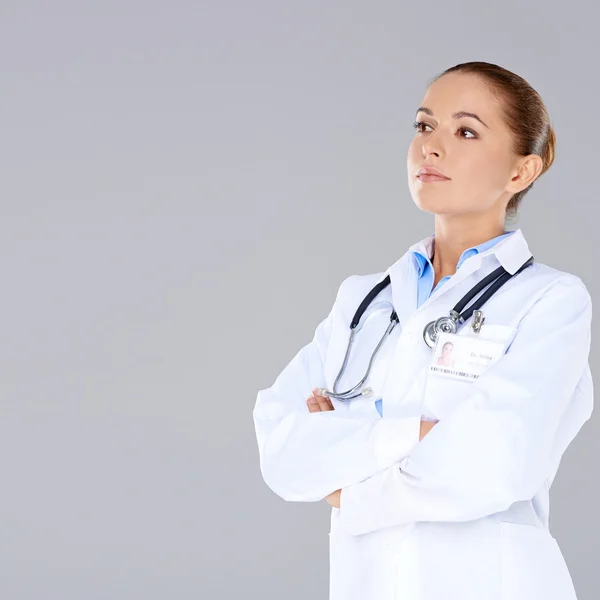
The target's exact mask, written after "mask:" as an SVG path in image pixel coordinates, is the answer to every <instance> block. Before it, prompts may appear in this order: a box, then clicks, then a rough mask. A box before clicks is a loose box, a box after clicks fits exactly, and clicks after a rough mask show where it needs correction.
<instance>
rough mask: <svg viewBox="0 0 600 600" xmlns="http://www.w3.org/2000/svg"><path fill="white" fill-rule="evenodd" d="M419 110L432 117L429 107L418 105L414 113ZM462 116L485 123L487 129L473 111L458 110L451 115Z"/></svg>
mask: <svg viewBox="0 0 600 600" xmlns="http://www.w3.org/2000/svg"><path fill="white" fill-rule="evenodd" d="M420 112H424V113H425V114H426V115H429V116H430V117H433V111H432V110H431V109H429V108H426V107H425V106H419V108H418V109H417V112H416V113H415V114H419V113H420ZM462 117H471V118H472V119H477V121H479V122H480V123H481V124H482V125H485V126H486V127H487V128H488V129H489V126H488V125H486V124H485V123H484V122H483V121H482V120H481V119H480V118H479V117H478V116H477V115H476V114H475V113H471V112H466V111H464V110H460V111H458V112H455V113H454V114H453V115H452V118H453V119H461V118H462Z"/></svg>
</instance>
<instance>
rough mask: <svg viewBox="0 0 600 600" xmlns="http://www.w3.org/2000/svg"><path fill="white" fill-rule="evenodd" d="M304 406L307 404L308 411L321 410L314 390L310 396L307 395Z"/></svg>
mask: <svg viewBox="0 0 600 600" xmlns="http://www.w3.org/2000/svg"><path fill="white" fill-rule="evenodd" d="M306 406H308V410H309V412H311V413H313V412H321V406H320V405H319V400H318V398H317V397H316V396H315V390H313V394H312V396H309V397H308V398H307V399H306Z"/></svg>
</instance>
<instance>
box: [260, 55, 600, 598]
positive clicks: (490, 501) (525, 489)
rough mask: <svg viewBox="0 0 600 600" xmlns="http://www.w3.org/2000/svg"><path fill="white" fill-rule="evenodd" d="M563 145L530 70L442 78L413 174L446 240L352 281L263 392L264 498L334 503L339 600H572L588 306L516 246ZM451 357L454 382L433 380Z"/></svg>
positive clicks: (437, 238)
mask: <svg viewBox="0 0 600 600" xmlns="http://www.w3.org/2000/svg"><path fill="white" fill-rule="evenodd" d="M554 142H555V137H554V133H553V130H552V127H551V126H550V121H549V117H548V113H547V110H546V107H545V106H544V103H543V102H542V100H541V98H540V96H539V95H538V94H537V92H536V91H535V90H534V89H532V88H531V86H530V85H529V84H528V83H527V82H526V81H525V80H523V79H522V78H521V77H519V76H517V75H515V74H514V73H512V72H510V71H507V70H506V69H504V68H501V67H499V66H497V65H493V64H489V63H483V62H471V63H464V64H460V65H457V66H455V67H452V68H450V69H448V70H447V71H445V72H444V73H442V74H441V75H440V76H438V77H437V78H436V79H434V80H433V82H432V83H431V85H430V86H429V88H428V89H427V91H426V94H425V97H424V98H423V100H422V102H421V106H420V107H419V109H418V110H417V113H416V122H415V135H414V138H413V140H412V142H411V144H410V147H409V150H408V159H407V166H408V185H409V188H410V192H411V195H412V197H413V200H414V202H415V204H416V205H417V206H418V207H419V208H420V209H421V210H424V211H426V212H428V213H431V214H433V215H434V219H435V220H434V226H435V234H434V235H432V236H431V237H428V238H426V239H424V240H421V241H420V242H417V243H415V244H414V245H412V246H410V248H408V250H407V251H406V253H405V254H404V255H403V256H402V257H401V258H400V259H399V260H398V261H397V262H395V263H394V264H393V265H391V266H390V267H389V268H388V269H387V270H386V271H385V272H381V273H374V274H371V275H354V276H350V277H348V278H347V279H346V280H345V281H343V282H342V284H341V286H340V287H339V290H338V293H337V297H336V299H335V302H334V305H333V307H332V309H331V312H330V313H329V315H328V316H327V317H326V318H325V319H324V320H323V321H322V322H321V323H320V324H319V325H318V327H317V328H316V332H315V335H314V339H313V340H312V342H311V343H309V344H308V345H306V346H305V347H304V348H302V349H301V350H300V351H299V352H298V354H297V355H296V356H295V357H294V358H293V359H292V361H291V362H290V363H289V364H288V365H287V366H286V367H285V369H284V370H283V371H282V372H281V373H280V375H279V376H278V377H277V379H276V381H275V382H274V383H273V385H272V386H271V387H270V388H268V389H264V390H261V391H259V393H258V397H257V399H256V404H255V407H254V411H253V417H254V424H255V427H256V437H257V442H258V449H259V456H260V468H261V473H262V475H263V478H264V480H265V482H266V483H267V485H268V486H269V487H270V488H271V489H272V490H273V491H274V492H275V493H276V494H278V495H279V496H280V497H282V498H283V499H284V500H288V501H295V502H316V501H319V500H322V499H325V500H326V501H327V502H328V503H329V504H330V505H331V506H332V511H331V528H330V533H329V540H330V547H329V549H330V586H329V594H330V595H329V598H330V600H440V599H443V600H573V599H574V598H576V596H575V591H574V588H573V584H572V581H571V578H570V575H569V571H568V568H567V566H566V564H565V561H564V559H563V556H562V554H561V551H560V549H559V547H558V545H557V543H556V540H555V539H554V537H553V536H552V535H551V534H550V532H549V530H548V511H549V504H548V497H549V489H550V486H551V484H552V481H553V479H554V477H555V475H556V472H557V469H558V465H559V462H560V459H561V456H562V454H563V453H564V451H565V450H566V448H567V446H568V445H569V444H570V442H571V441H572V440H573V438H574V437H575V435H576V434H577V433H578V431H579V430H580V428H581V426H582V425H583V423H584V422H585V421H586V420H588V419H589V417H590V415H591V412H592V404H593V387H592V378H591V373H590V368H589V363H588V354H589V348H590V336H591V329H590V325H591V317H592V305H591V299H590V295H589V293H588V291H587V289H586V287H585V285H584V284H583V282H582V281H581V279H580V278H579V277H577V276H575V275H573V274H570V273H567V272H564V271H559V270H557V269H555V268H553V267H550V266H547V265H545V264H541V263H538V262H535V261H534V260H533V257H532V255H531V252H530V250H529V247H528V244H527V242H526V240H525V237H524V235H523V233H522V232H521V230H520V229H517V230H516V231H505V222H506V221H505V219H506V217H507V214H513V213H514V212H515V211H516V209H517V208H518V205H519V203H520V202H521V200H522V198H523V196H524V195H525V194H526V192H527V191H528V190H529V189H530V188H531V186H532V185H533V183H534V181H535V180H536V179H537V178H538V177H539V176H540V175H541V174H542V173H544V172H545V171H546V170H547V169H548V168H549V167H550V165H551V164H552V161H553V157H554ZM486 285H487V286H488V287H482V286H486ZM478 286H479V287H478ZM494 286H495V287H494ZM492 288H493V289H492ZM469 292H475V294H473V293H471V294H469ZM469 296H472V297H471V298H469ZM482 300H483V302H482ZM449 341H450V342H452V344H453V358H454V359H455V364H454V366H452V367H450V366H444V363H445V360H442V361H441V363H440V364H436V363H437V362H438V360H437V359H439V358H440V357H441V356H442V352H441V350H442V346H443V345H444V344H446V343H447V342H449ZM440 365H441V366H440ZM365 374H366V378H365Z"/></svg>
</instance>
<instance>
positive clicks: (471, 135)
mask: <svg viewBox="0 0 600 600" xmlns="http://www.w3.org/2000/svg"><path fill="white" fill-rule="evenodd" d="M458 131H459V132H460V133H461V135H462V133H465V134H469V135H468V136H467V135H465V136H464V137H465V139H467V140H473V139H475V138H476V137H477V134H476V133H475V132H474V131H473V130H472V129H468V128H467V127H460V128H459V130H458Z"/></svg>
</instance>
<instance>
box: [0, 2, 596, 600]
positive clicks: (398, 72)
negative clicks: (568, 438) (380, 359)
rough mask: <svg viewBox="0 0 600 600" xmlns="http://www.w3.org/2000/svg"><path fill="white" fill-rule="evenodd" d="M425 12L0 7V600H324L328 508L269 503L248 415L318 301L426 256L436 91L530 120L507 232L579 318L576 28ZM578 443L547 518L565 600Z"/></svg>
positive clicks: (590, 258) (307, 336)
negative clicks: (532, 136)
mask: <svg viewBox="0 0 600 600" xmlns="http://www.w3.org/2000/svg"><path fill="white" fill-rule="evenodd" d="M437 4H438V5H437V6H436V5H435V4H421V5H419V4H416V5H415V4H411V5H407V4H405V3H404V4H403V3H400V2H391V1H388V2H384V1H380V2H377V1H371V2H362V3H361V2H355V1H346V2H341V1H338V2H335V3H334V2H329V3H325V2H316V1H313V0H308V1H307V0H304V1H303V2H275V1H261V0H255V1H254V2H243V1H241V0H237V1H234V2H227V1H222V2H217V1H215V2H205V1H202V0H200V2H198V1H195V2H193V1H187V2H183V1H179V2H178V1H173V2H157V1H155V0H153V1H148V0H146V1H145V2H141V1H138V2H134V1H132V0H119V1H118V2H117V1H116V0H106V1H104V2H89V1H87V2H75V1H74V0H56V1H55V2H51V3H50V2H42V1H41V0H34V1H32V2H16V1H14V0H3V1H2V3H1V4H0V73H1V75H0V193H1V200H0V201H1V215H2V216H1V219H0V281H1V283H2V287H1V290H2V292H1V295H0V482H1V487H0V598H2V600H82V599H85V600H99V599H107V600H109V599H110V600H131V599H133V598H143V599H144V600H157V599H167V598H169V599H171V598H177V599H178V600H184V599H197V598H219V599H227V600H229V599H235V598H240V597H249V598H261V600H271V599H273V600H275V599H277V600H279V599H281V598H286V599H287V600H299V599H304V598H315V599H325V598H326V597H327V586H328V578H329V564H328V547H327V544H328V535H327V533H328V531H329V530H328V526H329V513H330V507H329V505H327V504H326V502H325V501H322V502H318V503H286V502H284V501H283V500H281V499H280V498H279V497H277V496H276V495H275V494H274V493H273V492H271V491H270V490H269V489H268V488H267V486H266V484H264V482H263V481H262V478H261V475H260V471H259V464H258V450H257V446H256V438H255V433H254V426H253V421H252V409H253V407H254V402H255V399H256V393H257V391H258V390H259V389H261V388H263V387H267V386H269V385H271V384H272V382H273V381H274V379H275V377H276V376H277V374H278V373H279V372H280V371H281V369H282V368H283V367H284V366H285V365H286V364H287V363H288V362H289V360H291V358H292V357H293V356H294V354H295V353H296V352H297V351H298V350H299V349H300V347H301V346H303V345H304V344H306V343H308V342H309V341H310V340H311V338H312V335H313V331H314V328H315V327H316V325H317V324H318V322H319V321H320V320H321V319H323V318H324V317H325V316H326V314H327V313H328V311H329V309H330V307H331V305H332V303H333V300H334V298H335V293H336V291H337V288H338V286H339V284H340V282H341V281H342V279H344V278H345V277H347V276H348V275H350V274H353V273H370V272H376V271H382V270H384V269H385V268H387V266H389V265H390V264H392V263H393V262H395V261H396V260H397V259H398V258H399V257H400V256H401V255H402V254H404V252H405V251H406V249H407V248H408V246H409V245H410V244H412V243H414V242H415V241H418V240H419V239H421V238H423V237H425V236H427V235H430V234H431V233H432V232H433V218H432V217H431V216H430V215H427V214H425V213H422V212H420V211H419V210H418V209H417V208H416V207H415V206H414V204H413V201H412V199H411V197H410V195H409V192H408V187H407V176H406V151H407V147H408V143H409V141H410V139H411V137H412V135H413V129H412V127H411V125H412V123H413V120H414V113H415V110H416V108H417V107H418V106H419V103H420V100H421V99H422V96H423V93H424V91H425V88H426V85H427V82H428V80H429V79H430V78H432V77H433V76H435V75H436V74H438V73H439V72H441V71H443V70H444V69H445V68H447V67H449V66H451V65H454V64H456V63H459V62H464V61H469V60H485V61H489V62H496V63H499V64H501V65H503V66H505V67H507V68H509V69H511V70H514V71H516V72H517V73H519V74H520V75H522V76H524V77H525V78H526V79H528V80H529V81H530V83H531V84H532V85H533V86H534V87H535V88H536V89H537V90H538V91H539V92H540V93H541V94H542V96H543V98H544V99H545V101H546V103H547V105H548V108H549V110H550V114H551V117H552V120H553V123H554V126H555V128H556V132H557V138H558V148H557V158H556V162H555V164H554V166H553V167H552V168H551V170H550V171H549V172H548V173H547V174H546V175H544V176H543V177H542V178H541V179H540V180H538V182H536V183H535V185H534V188H533V190H532V191H531V192H530V193H529V194H528V196H526V198H525V200H524V203H523V205H522V210H521V215H520V218H519V221H518V223H516V224H515V227H516V226H518V227H522V228H523V230H524V233H525V235H526V236H527V239H528V241H529V242H530V246H531V249H532V252H533V254H534V255H535V258H536V260H538V261H540V262H545V263H547V264H549V265H551V266H554V267H557V268H559V269H564V270H567V271H570V272H572V273H575V274H576V275H578V276H580V277H581V278H582V279H583V281H584V282H585V283H586V284H587V286H588V289H589V290H590V292H591V294H592V296H593V297H594V299H595V300H596V302H598V298H599V295H598V292H599V283H598V278H597V266H596V265H597V259H598V250H597V249H598V233H597V228H598V219H599V217H600V213H599V209H598V179H597V174H598V148H597V146H598V140H599V139H600V125H599V121H598V114H597V113H598V109H597V98H598V92H599V91H600V90H599V88H598V81H597V77H596V75H597V58H596V57H597V56H598V50H599V48H598V32H597V26H596V23H597V17H598V12H597V11H598V9H597V6H596V5H592V3H590V4H589V8H588V9H586V8H585V7H584V6H579V7H578V6H577V3H576V2H575V3H574V2H570V3H567V4H565V3H555V4H554V5H552V4H549V3H546V2H540V1H538V2H534V3H532V2H529V3H525V4H523V3H520V2H519V3H517V2H508V3H504V4H500V3H496V4H494V6H492V5H491V4H490V5H485V4H484V5H482V4H481V3H480V2H474V1H468V2H465V1H463V2H460V3H458V4H457V3H448V2H439V3H437ZM594 10H595V11H596V14H595V15H592V14H590V11H594ZM594 17H596V18H594ZM599 333H600V331H599V329H598V323H597V322H595V323H594V336H595V338H594V339H595V340H597V339H598V334H599ZM591 358H592V368H593V371H594V374H595V376H596V378H598V377H599V376H600V371H599V369H598V366H599V365H598V351H597V343H595V344H594V345H593V347H592V357H591ZM599 422H600V421H599V420H598V418H597V417H596V416H594V417H593V418H592V420H591V421H590V422H588V423H587V424H586V426H585V427H584V429H583V430H582V432H581V434H580V435H579V437H578V438H576V440H575V442H574V443H573V444H572V446H571V447H570V448H569V450H568V451H567V453H566V455H565V457H564V460H563V462H562V465H561V468H560V470H559V473H558V476H557V479H556V481H555V484H554V487H553V489H552V498H551V500H552V509H551V529H552V532H553V534H554V535H555V537H556V538H557V539H558V541H559V543H560V546H561V548H562V551H563V553H564V555H565V557H566V559H567V562H568V565H569V568H570V570H571V573H572V575H573V579H574V581H575V585H576V588H577V591H578V593H579V596H580V598H581V599H582V600H591V599H592V598H595V597H596V594H595V590H597V589H598V587H599V586H600V571H599V570H598V568H597V562H598V561H597V559H598V538H599V534H600V517H599V515H598V510H597V507H598V505H599V503H600V486H599V484H598V481H597V472H596V471H597V470H596V467H595V459H596V458H597V456H598V453H599V451H600V441H599V434H600V426H599ZM365 600H367V599H365Z"/></svg>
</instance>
